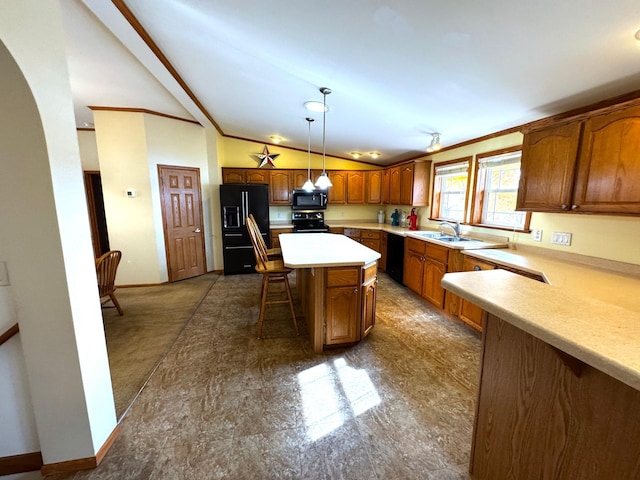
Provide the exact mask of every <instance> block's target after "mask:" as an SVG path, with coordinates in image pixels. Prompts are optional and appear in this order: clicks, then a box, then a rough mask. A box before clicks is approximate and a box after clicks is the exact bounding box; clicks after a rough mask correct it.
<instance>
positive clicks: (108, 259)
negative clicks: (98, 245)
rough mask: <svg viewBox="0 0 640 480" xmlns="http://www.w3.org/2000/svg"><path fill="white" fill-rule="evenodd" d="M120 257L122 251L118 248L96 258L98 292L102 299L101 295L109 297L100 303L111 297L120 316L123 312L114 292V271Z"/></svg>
mask: <svg viewBox="0 0 640 480" xmlns="http://www.w3.org/2000/svg"><path fill="white" fill-rule="evenodd" d="M121 258H122V252H121V251H120V250H111V251H109V252H107V253H105V254H104V255H102V256H100V257H99V258H97V259H96V273H97V275H98V291H99V292H100V299H101V300H102V298H103V297H109V298H108V299H106V300H105V301H104V302H102V303H103V304H104V303H105V302H108V301H109V299H111V301H112V302H113V304H114V305H115V307H116V308H117V309H118V313H119V314H120V316H122V315H124V312H123V311H122V308H120V304H119V303H118V300H117V299H116V296H115V294H114V292H115V290H116V287H115V281H116V272H117V270H118V264H119V263H120V259H121Z"/></svg>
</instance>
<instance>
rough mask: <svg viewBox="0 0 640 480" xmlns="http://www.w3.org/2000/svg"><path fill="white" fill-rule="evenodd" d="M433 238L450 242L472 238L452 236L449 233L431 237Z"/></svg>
mask: <svg viewBox="0 0 640 480" xmlns="http://www.w3.org/2000/svg"><path fill="white" fill-rule="evenodd" d="M432 238H435V239H436V240H440V241H441V242H451V243H456V242H469V241H471V240H473V238H464V237H458V238H456V237H453V236H451V235H441V236H439V237H432Z"/></svg>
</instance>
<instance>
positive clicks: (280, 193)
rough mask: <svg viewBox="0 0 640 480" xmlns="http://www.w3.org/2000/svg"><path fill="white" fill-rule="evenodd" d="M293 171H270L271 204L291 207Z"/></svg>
mask: <svg viewBox="0 0 640 480" xmlns="http://www.w3.org/2000/svg"><path fill="white" fill-rule="evenodd" d="M292 177H293V175H292V172H291V170H269V204H270V205H291V190H292Z"/></svg>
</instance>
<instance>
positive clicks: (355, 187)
mask: <svg viewBox="0 0 640 480" xmlns="http://www.w3.org/2000/svg"><path fill="white" fill-rule="evenodd" d="M365 176H366V172H365V171H364V170H353V171H350V172H347V203H364V200H365V195H364V194H365Z"/></svg>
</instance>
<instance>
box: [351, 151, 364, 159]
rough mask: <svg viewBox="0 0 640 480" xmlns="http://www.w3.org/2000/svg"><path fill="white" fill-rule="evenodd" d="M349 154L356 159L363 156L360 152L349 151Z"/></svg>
mask: <svg viewBox="0 0 640 480" xmlns="http://www.w3.org/2000/svg"><path fill="white" fill-rule="evenodd" d="M349 155H351V156H352V157H353V158H355V159H358V158H360V157H361V156H362V154H361V153H360V152H349Z"/></svg>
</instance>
